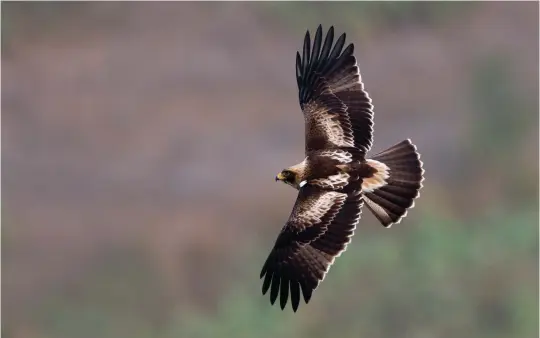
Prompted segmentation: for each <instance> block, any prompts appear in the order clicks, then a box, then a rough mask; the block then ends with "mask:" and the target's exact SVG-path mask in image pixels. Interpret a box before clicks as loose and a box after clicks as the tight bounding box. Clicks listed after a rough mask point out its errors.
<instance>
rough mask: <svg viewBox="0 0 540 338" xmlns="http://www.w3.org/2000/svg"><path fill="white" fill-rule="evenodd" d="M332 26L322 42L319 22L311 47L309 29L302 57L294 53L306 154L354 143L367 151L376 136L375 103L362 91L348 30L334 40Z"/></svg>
mask: <svg viewBox="0 0 540 338" xmlns="http://www.w3.org/2000/svg"><path fill="white" fill-rule="evenodd" d="M333 41H334V28H333V27H330V29H329V30H328V33H327V34H326V38H325V39H324V43H323V41H322V27H321V26H319V27H318V29H317V32H316V33H315V37H314V39H313V46H311V38H310V34H309V31H308V32H307V33H306V36H305V39H304V47H303V51H302V56H300V53H297V54H296V79H297V83H298V90H299V99H300V107H301V108H302V110H303V112H304V119H305V123H306V152H310V151H312V150H318V149H329V148H343V147H346V148H348V147H355V148H358V150H359V151H360V152H361V153H363V154H365V153H366V152H367V151H368V150H369V149H370V148H371V144H372V138H373V106H372V104H371V99H370V98H369V95H368V94H367V92H366V91H365V90H364V85H363V83H362V81H361V76H360V73H359V70H358V66H357V63H356V58H355V57H354V55H353V52H354V45H353V44H349V45H348V46H347V47H346V48H345V49H343V47H344V46H345V34H342V35H341V36H340V37H339V38H338V39H337V41H336V43H335V44H333Z"/></svg>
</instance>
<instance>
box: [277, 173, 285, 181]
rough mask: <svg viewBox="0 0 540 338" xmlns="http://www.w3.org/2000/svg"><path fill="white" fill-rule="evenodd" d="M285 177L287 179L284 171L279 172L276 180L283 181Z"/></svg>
mask: <svg viewBox="0 0 540 338" xmlns="http://www.w3.org/2000/svg"><path fill="white" fill-rule="evenodd" d="M284 179H285V177H283V174H282V173H279V174H277V176H276V182H277V181H283V180H284Z"/></svg>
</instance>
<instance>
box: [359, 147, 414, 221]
mask: <svg viewBox="0 0 540 338" xmlns="http://www.w3.org/2000/svg"><path fill="white" fill-rule="evenodd" d="M367 164H368V165H370V166H371V167H373V168H374V169H376V170H377V172H376V173H375V174H374V175H373V177H371V178H368V179H364V182H363V183H362V190H363V191H364V201H365V203H366V206H367V207H368V208H369V210H371V212H373V214H374V215H375V217H377V219H378V220H379V221H380V222H381V223H382V225H384V226H385V227H390V226H391V225H392V224H394V223H399V222H400V221H401V219H402V218H403V217H405V216H406V215H407V211H408V210H409V209H411V208H412V207H414V200H415V199H416V198H417V197H418V196H419V195H420V194H419V190H420V189H421V188H422V181H423V180H424V169H423V168H422V161H420V154H419V153H418V152H417V151H416V146H415V145H414V144H412V143H411V141H410V140H405V141H402V142H400V143H398V144H396V145H394V146H392V147H390V148H388V149H387V150H385V151H382V152H380V153H378V154H377V155H375V156H373V157H372V159H370V160H367Z"/></svg>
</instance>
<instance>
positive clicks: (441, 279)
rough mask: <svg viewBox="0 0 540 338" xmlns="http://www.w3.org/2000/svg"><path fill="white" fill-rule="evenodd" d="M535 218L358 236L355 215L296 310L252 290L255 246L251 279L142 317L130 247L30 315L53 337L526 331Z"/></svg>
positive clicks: (145, 308) (429, 222) (146, 294)
mask: <svg viewBox="0 0 540 338" xmlns="http://www.w3.org/2000/svg"><path fill="white" fill-rule="evenodd" d="M537 224H538V218H537V213H536V212H535V208H530V209H526V210H522V211H521V212H517V213H513V214H509V213H506V215H505V214H504V213H502V212H500V213H498V214H491V215H487V216H484V217H481V218H478V219H475V220H472V221H459V220H450V219H441V218H440V217H435V216H431V217H425V218H424V219H423V220H422V221H421V222H419V223H418V224H416V225H414V224H411V223H408V224H403V225H401V226H396V227H395V228H393V229H392V230H387V229H383V228H382V227H381V228H380V229H378V230H375V231H372V232H370V233H369V234H363V231H362V227H364V226H367V225H362V227H360V228H359V229H358V230H357V234H356V236H355V237H354V240H353V243H352V244H351V245H350V246H349V248H348V250H347V252H346V254H344V255H343V256H342V257H341V258H339V259H338V260H336V263H335V265H334V267H333V268H332V273H330V274H329V275H328V276H327V278H326V280H325V281H324V283H323V284H321V287H320V288H319V289H318V290H317V292H316V294H315V296H314V298H313V300H312V302H311V303H310V304H309V305H308V306H306V305H303V306H301V307H300V309H299V312H298V313H296V314H293V313H292V310H291V309H290V308H288V309H286V310H285V311H281V310H280V309H279V308H278V307H277V306H273V307H272V306H270V304H269V300H268V297H267V296H264V297H263V296H262V295H261V294H260V281H259V279H258V278H257V272H258V271H259V268H260V263H261V262H260V259H259V258H260V253H259V252H257V253H256V254H255V255H249V256H247V257H246V259H245V261H244V264H243V266H244V268H243V269H244V270H245V271H241V273H240V274H239V275H241V276H246V275H247V276H252V278H250V279H245V280H244V279H243V278H242V279H238V280H236V281H235V284H234V285H235V286H234V287H233V288H231V289H225V290H223V297H221V299H220V300H219V302H218V304H219V305H218V307H217V309H216V310H215V311H212V312H200V311H198V312H193V310H192V309H193V307H192V306H190V304H181V307H180V308H178V309H177V310H176V311H175V313H176V315H174V316H172V317H170V318H169V319H168V320H166V321H164V322H163V323H162V324H161V326H156V325H155V323H153V322H152V321H151V320H150V318H151V316H149V315H148V313H149V311H152V310H150V309H152V308H153V305H152V304H151V303H152V302H151V299H152V298H159V296H160V295H159V287H157V285H158V281H157V280H156V274H155V273H154V272H153V271H152V268H151V266H150V265H148V264H145V263H144V258H142V257H141V256H140V255H132V254H129V255H127V254H126V255H120V256H121V257H124V261H123V262H122V264H121V266H124V267H125V269H123V270H122V271H118V270H116V269H109V268H108V267H109V266H119V264H118V263H119V262H110V261H109V260H106V259H105V260H100V262H101V263H100V264H99V265H98V266H97V268H96V269H95V270H93V271H92V274H91V275H87V276H85V278H84V280H81V283H83V284H82V285H81V289H79V291H78V292H79V294H78V297H75V298H68V297H65V298H53V301H50V302H47V303H46V304H44V307H42V308H41V311H40V312H39V313H38V314H37V315H38V316H39V317H41V323H42V325H44V326H43V328H44V331H45V332H46V333H47V335H48V336H51V337H58V338H62V337H66V338H67V337H74V336H77V337H117V336H130V337H141V338H143V337H167V338H168V337H193V338H197V337H201V338H203V337H231V336H234V337H239V338H242V337H246V338H248V337H275V336H287V337H289V336H303V335H310V336H313V337H327V336H330V335H332V334H334V333H335V332H340V337H358V336H359V335H360V336H370V337H394V336H396V335H399V336H405V337H418V336H436V337H446V336H448V337H452V336H455V335H458V336H472V337H501V338H502V337H518V336H519V337H525V336H530V337H532V336H534V334H535V332H536V330H537V325H536V320H537V318H538V308H537V306H536V301H535V299H536V297H537V285H536V281H535V279H534V276H535V275H537V272H536V273H533V272H534V271H537V267H538V266H537V251H538V233H537ZM370 226H371V224H370ZM113 256H116V257H118V254H116V255H113ZM508 275H510V276H508ZM502 276H505V278H501V277H502ZM156 293H157V294H156ZM63 294H64V295H65V294H70V293H69V292H68V293H65V292H64V293H63ZM82 300H83V301H82ZM134 309H135V310H134ZM328 318H332V319H331V320H329V319H328ZM389 323H391V325H389Z"/></svg>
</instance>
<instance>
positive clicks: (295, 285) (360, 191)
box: [260, 26, 424, 312]
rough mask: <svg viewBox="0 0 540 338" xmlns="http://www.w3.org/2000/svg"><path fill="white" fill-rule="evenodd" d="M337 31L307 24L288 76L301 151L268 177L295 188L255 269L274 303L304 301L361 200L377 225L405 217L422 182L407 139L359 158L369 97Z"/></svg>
mask: <svg viewBox="0 0 540 338" xmlns="http://www.w3.org/2000/svg"><path fill="white" fill-rule="evenodd" d="M344 47H345V34H342V35H341V36H340V37H339V38H338V39H337V40H336V41H335V43H334V28H333V27H330V29H329V30H328V33H327V34H326V37H325V38H324V42H323V35H322V27H321V26H319V27H318V29H317V32H316V33H315V37H314V39H313V44H312V41H311V38H310V34H309V31H308V32H307V33H306V36H305V39H304V48H303V51H302V56H300V53H297V54H296V80H297V83H298V90H299V99H300V107H301V109H302V112H303V114H304V121H305V133H306V140H305V156H306V157H305V159H304V160H303V161H302V162H300V163H298V164H296V165H293V166H291V167H289V168H287V169H284V170H283V171H282V172H280V173H279V174H278V175H277V177H276V180H279V181H282V182H284V183H286V184H288V185H290V186H292V187H294V188H296V189H297V190H298V198H297V199H296V203H295V204H294V207H293V209H292V212H291V215H290V216H289V219H288V221H287V223H286V224H285V226H284V227H283V229H282V230H281V232H280V234H279V235H278V237H277V240H276V243H275V244H274V247H273V249H272V251H271V252H270V255H269V256H268V258H267V260H266V262H265V263H264V266H263V268H262V271H261V275H260V277H261V278H264V281H263V286H262V292H263V294H266V293H267V292H268V290H270V302H271V303H272V304H274V303H275V301H276V300H277V298H278V296H279V303H280V306H281V308H282V309H284V308H285V305H286V304H287V301H288V299H289V297H290V300H291V304H292V308H293V310H294V311H295V312H296V310H297V309H298V305H299V303H300V295H301V294H302V295H303V298H304V301H305V302H306V303H308V302H309V300H310V299H311V296H312V294H313V291H314V290H315V289H316V288H317V286H318V285H319V283H320V282H321V281H322V280H323V279H324V277H325V275H326V273H327V272H328V269H329V268H330V266H331V265H332V263H333V262H334V259H335V258H336V257H338V256H339V255H340V254H341V253H342V252H343V251H345V249H346V247H347V244H348V243H349V242H350V241H351V237H352V236H353V233H354V230H355V228H356V224H357V223H358V221H359V220H360V213H361V209H362V206H363V204H364V203H365V204H366V206H367V208H368V209H369V210H371V212H372V213H373V214H374V215H375V217H376V218H377V219H378V220H379V221H380V222H381V223H382V225H383V226H385V227H390V226H391V225H392V224H394V223H399V221H400V220H401V219H402V218H403V217H405V215H406V214H407V210H408V209H410V208H412V207H413V206H414V200H415V199H416V198H417V197H418V195H419V190H420V188H421V187H422V181H423V174H424V170H423V169H422V162H421V161H420V155H419V154H418V152H417V151H416V147H415V146H414V145H413V144H412V143H411V141H410V140H405V141H402V142H400V143H398V144H396V145H394V146H392V147H390V148H389V149H387V150H385V151H383V152H381V153H379V154H377V155H374V156H372V157H371V158H369V159H368V158H366V154H367V152H368V151H369V150H370V148H371V145H372V142H373V105H372V104H371V99H370V97H369V95H368V93H367V92H366V91H365V89H364V84H363V83H362V79H361V76H360V73H359V70H358V65H357V63H356V58H355V57H354V55H353V52H354V45H353V44H352V43H351V44H349V45H347V46H346V47H345V48H344Z"/></svg>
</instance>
